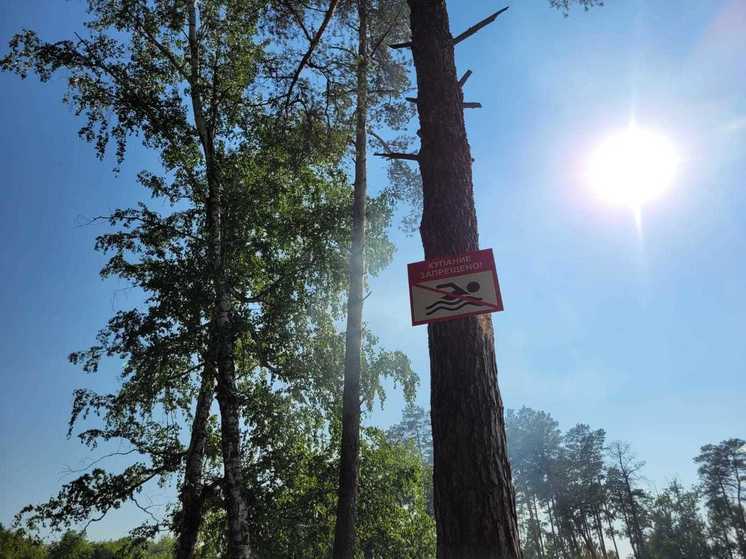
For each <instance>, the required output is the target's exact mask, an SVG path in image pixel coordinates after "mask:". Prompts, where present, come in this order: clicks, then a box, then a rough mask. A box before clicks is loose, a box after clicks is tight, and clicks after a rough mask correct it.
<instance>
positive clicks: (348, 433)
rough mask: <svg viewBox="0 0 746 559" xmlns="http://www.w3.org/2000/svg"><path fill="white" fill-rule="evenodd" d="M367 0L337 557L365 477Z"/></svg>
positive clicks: (347, 557)
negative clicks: (362, 416) (362, 455)
mask: <svg viewBox="0 0 746 559" xmlns="http://www.w3.org/2000/svg"><path fill="white" fill-rule="evenodd" d="M367 1H368V0H357V12H358V26H359V31H358V62H357V76H356V80H357V108H356V115H355V186H354V189H355V190H354V199H353V206H352V246H351V248H350V267H349V281H350V288H349V293H348V295H347V334H346V340H345V344H346V345H345V373H344V396H343V402H342V448H341V453H340V466H339V488H338V491H337V522H336V525H335V529H334V554H333V556H334V558H335V559H352V556H353V553H354V549H355V523H356V520H357V497H358V480H359V477H360V471H359V470H360V371H361V360H362V355H361V353H362V341H363V287H364V281H365V228H366V207H365V206H366V197H367V186H368V185H367V177H366V174H367V143H368V132H367V125H368V38H367V37H368V6H367Z"/></svg>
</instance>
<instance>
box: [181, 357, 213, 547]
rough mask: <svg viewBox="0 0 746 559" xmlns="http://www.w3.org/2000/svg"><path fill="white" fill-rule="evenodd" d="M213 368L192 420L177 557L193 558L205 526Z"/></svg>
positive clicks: (206, 374)
mask: <svg viewBox="0 0 746 559" xmlns="http://www.w3.org/2000/svg"><path fill="white" fill-rule="evenodd" d="M211 369H212V367H209V366H205V370H204V371H203V373H202V384H201V386H200V389H199V396H197V406H196V408H195V410H194V420H193V421H192V434H191V439H190V441H189V449H188V450H187V455H186V467H185V470H184V483H183V485H182V486H181V494H180V495H179V500H180V501H181V516H180V519H179V526H178V534H179V537H178V539H177V541H176V551H175V555H176V559H192V558H193V557H194V547H195V545H196V544H197V535H198V534H199V529H200V526H201V525H202V503H203V489H204V487H203V484H202V465H203V462H204V457H205V444H206V442H207V420H208V419H209V418H210V405H211V404H212V399H213V396H214V394H215V378H214V371H212V370H211Z"/></svg>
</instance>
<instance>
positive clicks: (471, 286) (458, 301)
mask: <svg viewBox="0 0 746 559" xmlns="http://www.w3.org/2000/svg"><path fill="white" fill-rule="evenodd" d="M435 287H436V289H452V290H453V291H452V292H451V293H450V294H448V295H443V297H441V298H440V299H439V300H438V301H435V302H434V303H433V304H431V305H428V306H427V307H425V308H426V309H427V312H426V313H425V314H427V315H428V316H430V315H432V314H435V313H436V312H438V311H444V310H446V311H457V310H459V309H463V308H464V307H467V306H469V305H472V306H474V307H481V306H482V305H483V304H484V303H482V298H481V297H477V296H476V295H472V296H469V293H478V292H479V288H480V287H481V286H480V285H479V282H478V281H470V282H469V283H468V284H467V285H466V289H464V288H463V287H461V286H460V285H458V284H456V283H454V282H448V283H444V284H442V285H436V286H435ZM459 295H461V296H464V295H466V297H464V298H462V297H459Z"/></svg>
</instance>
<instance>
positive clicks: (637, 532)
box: [622, 471, 646, 559]
mask: <svg viewBox="0 0 746 559" xmlns="http://www.w3.org/2000/svg"><path fill="white" fill-rule="evenodd" d="M622 474H623V475H624V485H625V488H626V490H627V499H628V500H629V506H630V514H631V515H632V530H633V533H634V538H635V545H634V548H635V549H636V555H635V556H636V557H637V559H646V553H645V540H644V537H643V534H642V526H641V525H640V514H639V511H638V510H637V503H635V496H634V494H633V493H632V484H631V483H630V480H629V476H628V475H627V473H626V472H624V471H622Z"/></svg>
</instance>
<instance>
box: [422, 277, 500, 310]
mask: <svg viewBox="0 0 746 559" xmlns="http://www.w3.org/2000/svg"><path fill="white" fill-rule="evenodd" d="M414 287H419V288H420V289H427V290H428V291H432V292H433V293H440V294H441V295H447V296H448V297H451V298H453V299H461V300H462V301H467V302H469V303H478V304H479V305H484V306H485V307H491V308H493V309H495V310H497V311H500V310H502V309H501V308H500V307H498V306H497V305H493V304H492V303H487V302H486V301H485V300H484V299H477V298H476V297H471V296H469V295H459V294H458V293H450V292H448V291H443V290H441V289H435V288H434V287H430V286H427V285H422V284H421V283H415V284H414Z"/></svg>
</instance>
